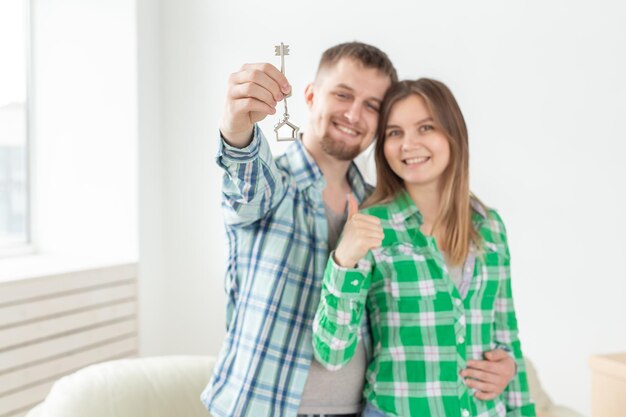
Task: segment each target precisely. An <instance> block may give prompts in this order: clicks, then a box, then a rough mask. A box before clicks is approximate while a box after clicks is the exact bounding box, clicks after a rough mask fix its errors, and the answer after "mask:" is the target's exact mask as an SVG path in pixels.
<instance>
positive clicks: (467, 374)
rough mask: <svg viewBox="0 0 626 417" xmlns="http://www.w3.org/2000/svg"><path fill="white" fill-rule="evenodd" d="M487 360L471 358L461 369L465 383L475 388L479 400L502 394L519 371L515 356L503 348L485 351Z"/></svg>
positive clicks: (490, 398)
mask: <svg viewBox="0 0 626 417" xmlns="http://www.w3.org/2000/svg"><path fill="white" fill-rule="evenodd" d="M485 359H486V360H479V361H475V360H469V361H467V368H465V369H464V370H462V371H461V376H462V377H463V378H466V379H465V385H467V386H468V387H470V388H475V389H476V390H477V391H476V394H475V397H476V398H478V399H479V400H492V399H494V398H496V397H497V396H498V395H500V394H502V392H503V391H504V389H505V388H506V386H507V385H508V384H509V382H510V381H511V379H513V377H514V376H515V373H516V372H517V369H516V368H517V365H516V363H515V361H514V360H513V358H511V356H510V355H509V354H508V353H506V352H505V351H504V350H502V349H495V350H490V351H489V352H486V353H485Z"/></svg>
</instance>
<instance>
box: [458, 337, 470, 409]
mask: <svg viewBox="0 0 626 417" xmlns="http://www.w3.org/2000/svg"><path fill="white" fill-rule="evenodd" d="M456 341H457V342H459V344H463V343H465V338H464V337H463V336H459V338H458V339H456ZM466 411H467V410H466ZM468 415H469V414H468Z"/></svg>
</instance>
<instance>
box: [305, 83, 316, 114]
mask: <svg viewBox="0 0 626 417" xmlns="http://www.w3.org/2000/svg"><path fill="white" fill-rule="evenodd" d="M314 97H315V86H314V85H313V83H310V84H307V86H306V87H305V88H304V101H306V105H307V107H308V108H309V109H311V107H313V99H314Z"/></svg>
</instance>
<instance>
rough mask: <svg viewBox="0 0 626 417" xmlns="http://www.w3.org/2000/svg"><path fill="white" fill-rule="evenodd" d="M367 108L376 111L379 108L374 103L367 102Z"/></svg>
mask: <svg viewBox="0 0 626 417" xmlns="http://www.w3.org/2000/svg"><path fill="white" fill-rule="evenodd" d="M367 108H368V109H369V110H371V111H373V112H376V113H378V112H379V111H380V108H379V107H378V106H377V105H376V104H367Z"/></svg>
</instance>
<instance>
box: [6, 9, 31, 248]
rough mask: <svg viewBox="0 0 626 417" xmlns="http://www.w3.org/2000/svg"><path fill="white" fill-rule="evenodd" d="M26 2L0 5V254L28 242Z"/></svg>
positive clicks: (27, 19)
mask: <svg viewBox="0 0 626 417" xmlns="http://www.w3.org/2000/svg"><path fill="white" fill-rule="evenodd" d="M28 3H29V0H2V1H0V255H2V254H3V253H7V252H9V251H12V250H16V249H19V248H24V247H26V245H28V243H29V241H30V236H29V235H30V224H29V223H30V221H29V211H30V210H29V192H28V190H29V175H28V173H29V165H28V153H29V152H28V113H29V112H28V106H29V103H28V74H29V62H28V61H29V50H30V48H29V33H30V25H29V4H28Z"/></svg>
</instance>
